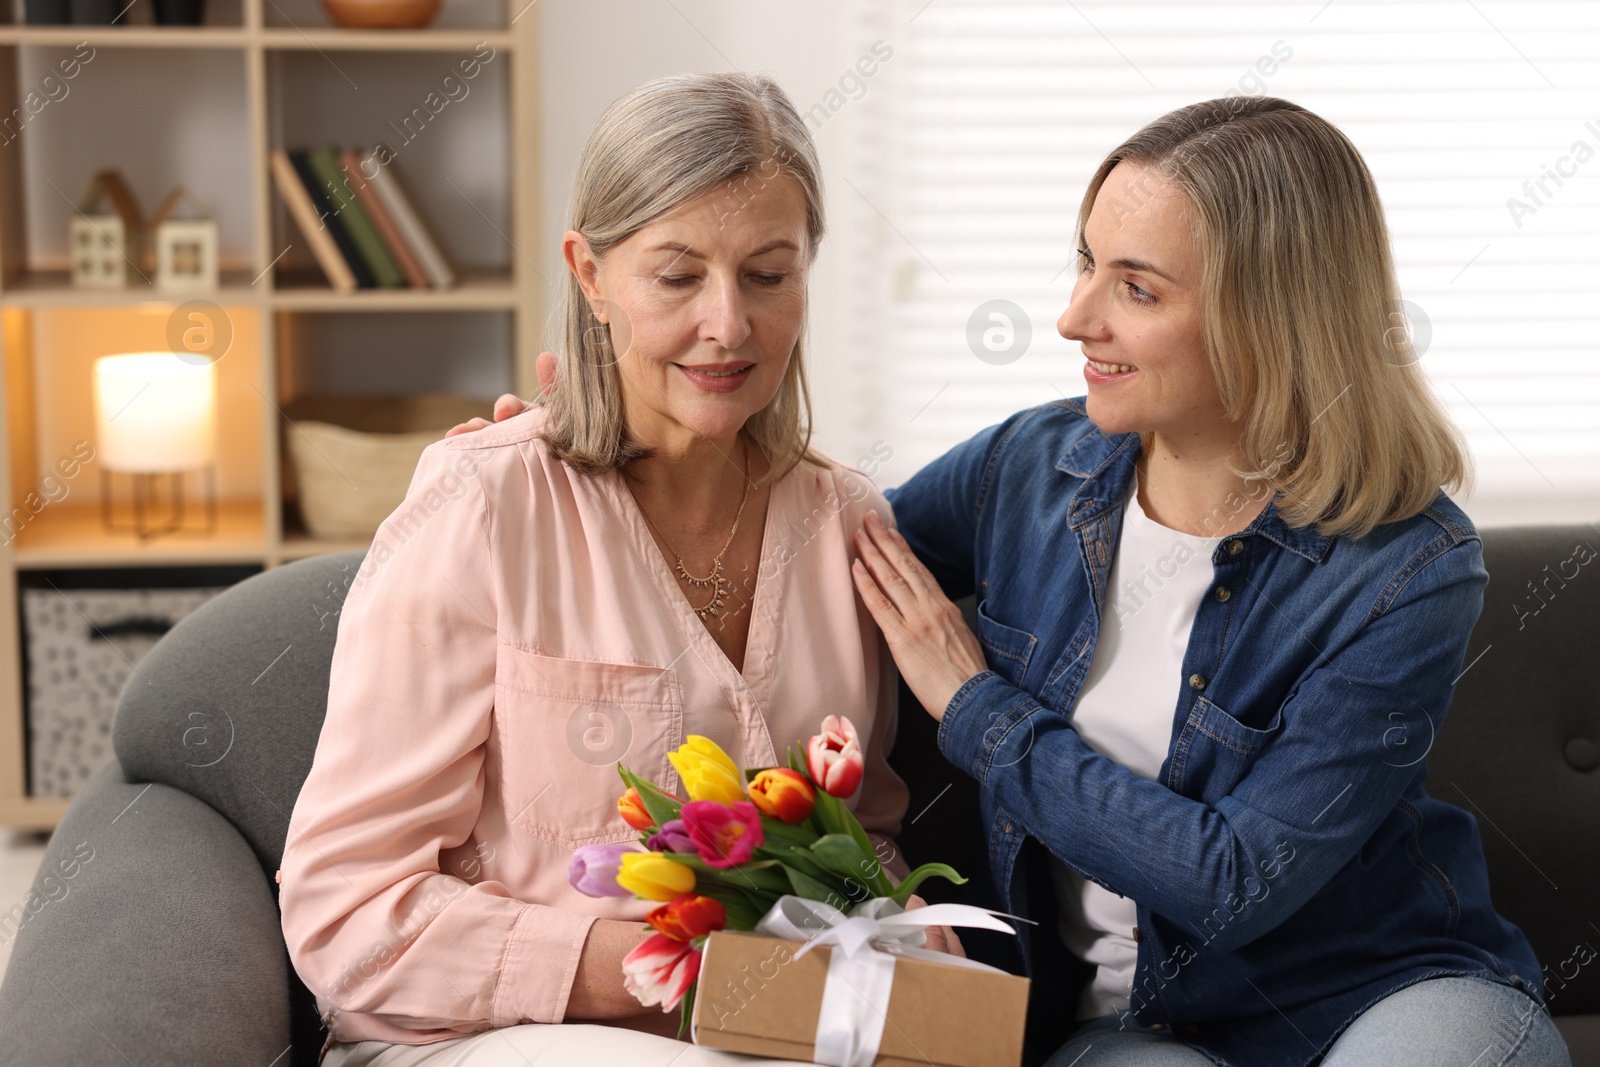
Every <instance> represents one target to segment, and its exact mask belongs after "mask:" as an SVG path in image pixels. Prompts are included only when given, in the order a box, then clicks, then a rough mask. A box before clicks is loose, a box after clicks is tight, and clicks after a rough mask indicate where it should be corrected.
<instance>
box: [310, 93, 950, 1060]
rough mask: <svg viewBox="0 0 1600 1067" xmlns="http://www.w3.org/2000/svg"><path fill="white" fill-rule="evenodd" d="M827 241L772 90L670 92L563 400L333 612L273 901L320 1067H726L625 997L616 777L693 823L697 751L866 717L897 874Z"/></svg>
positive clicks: (446, 483)
mask: <svg viewBox="0 0 1600 1067" xmlns="http://www.w3.org/2000/svg"><path fill="white" fill-rule="evenodd" d="M822 234H823V212H822V186H821V179H820V172H819V168H818V165H817V160H816V156H815V152H814V150H813V147H812V145H811V142H810V139H809V136H808V135H807V133H806V130H805V127H804V124H803V123H802V121H801V119H800V117H799V115H798V114H796V112H795V110H794V108H793V106H792V105H791V103H790V102H789V100H788V99H786V98H785V96H784V95H783V93H782V92H781V91H780V90H779V89H778V88H777V86H776V85H775V84H774V83H773V82H771V81H770V80H769V79H766V78H760V77H750V76H745V75H739V74H695V75H681V76H676V77H670V78H665V79H661V80H659V81H655V82H651V83H650V84H647V85H644V86H641V87H640V88H638V89H637V90H635V91H633V92H631V93H629V94H627V95H626V96H624V97H623V98H622V99H620V100H619V101H617V102H616V103H615V104H614V105H613V106H612V107H611V108H610V110H608V111H607V112H606V114H605V115H604V116H603V117H602V118H601V119H600V121H599V124H598V125H597V126H596V128H595V130H594V131H593V134H592V136H591V138H590V140H589V142H588V145H587V147H586V148H585V150H584V153H583V158H582V162H581V165H580V168H579V171H578V175H577V179H576V182H575V185H574V190H573V196H572V212H571V229H570V230H569V231H568V232H567V233H566V235H565V238H564V240H563V245H562V252H563V254H564V256H565V259H566V262H567V265H568V267H569V268H570V277H569V279H568V284H567V287H566V291H565V300H564V307H563V309H562V312H561V320H560V321H561V340H562V343H561V345H560V346H559V347H560V352H561V356H560V359H561V365H560V367H559V380H560V382H561V386H560V388H559V389H555V390H553V391H552V392H550V393H549V394H548V395H547V396H546V397H545V398H544V400H543V401H542V402H541V403H539V404H537V405H535V406H533V407H532V408H530V409H529V410H527V411H526V412H524V413H522V414H521V415H518V416H517V417H515V418H511V419H508V420H506V421H504V422H501V423H499V424H497V425H495V426H492V427H489V428H485V429H481V430H479V431H478V432H472V433H463V434H457V435H452V436H449V437H447V438H446V439H444V440H442V441H439V442H436V443H435V444H433V445H430V446H429V447H428V448H427V449H426V450H425V451H424V452H423V455H422V458H421V460H420V462H419V463H418V466H417V470H416V473H415V475H414V477H413V480H412V482H411V486H410V489H409V491H408V493H407V496H406V500H405V502H404V503H403V504H402V505H401V506H400V507H399V508H398V509H397V510H396V511H395V512H394V513H393V514H392V515H391V516H390V517H389V518H388V519H387V520H386V521H385V522H384V524H383V525H382V526H381V527H380V529H379V530H378V533H377V535H376V537H375V539H374V543H373V547H372V550H371V551H370V552H369V553H368V558H367V561H366V563H365V564H364V565H363V567H362V569H361V573H360V575H359V576H358V578H357V580H356V581H355V583H354V584H353V586H352V589H351V590H350V593H349V595H348V598H347V600H346V601H345V605H344V609H343V611H342V613H341V618H340V621H339V632H338V638H337V642H336V645H335V650H334V656H333V664H332V675H331V681H330V686H329V700H328V712H327V720H326V723H325V725H324V727H323V731H322V735H321V738H320V741H319V744H318V748H317V752H316V757H315V761H314V763H313V766H312V769H311V772H310V775H309V777H308V778H307V780H306V783H305V786H304V789H303V791H302V792H301V794H300V796H299V798H298V801H297V803H296V805H295V809H294V813H293V817H292V821H291V826H290V832H289V836H288V843H287V845H286V847H285V850H284V858H283V869H282V871H281V872H280V880H281V883H282V894H281V904H282V908H283V929H284V934H285V938H286V940H287V943H288V947H289V953H290V958H291V960H292V962H293V964H294V967H295V969H296V970H297V971H298V972H299V974H300V976H301V977H302V978H303V979H304V980H305V982H306V985H307V986H308V987H309V988H310V989H311V990H312V991H313V992H314V993H315V994H316V996H317V1003H318V1008H319V1011H320V1012H321V1013H322V1015H323V1018H324V1021H325V1022H326V1024H327V1027H328V1041H327V1045H326V1047H325V1049H324V1062H325V1063H326V1064H327V1065H328V1067H357V1065H365V1064H378V1065H384V1067H401V1065H413V1064H422V1063H428V1064H445V1063H449V1064H497V1063H518V1064H520V1063H524V1062H534V1061H540V1062H552V1061H553V1059H559V1060H560V1062H580V1061H581V1062H583V1063H585V1064H588V1065H590V1067H602V1065H606V1064H621V1063H627V1064H629V1065H630V1067H638V1065H642V1064H663V1065H664V1064H666V1063H668V1062H671V1063H674V1064H679V1065H684V1064H692V1063H710V1062H718V1061H721V1060H722V1059H723V1058H724V1057H723V1056H722V1055H721V1054H719V1053H716V1052H714V1051H711V1050H704V1049H699V1048H694V1047H691V1046H687V1045H685V1044H684V1043H683V1042H681V1041H678V1040H676V1039H675V1038H674V1037H672V1036H670V1035H672V1034H674V1033H675V1032H676V1028H677V1023H678V1020H677V1015H676V1013H675V1012H674V1013H672V1014H670V1015H666V1014H663V1012H662V1011H661V1010H660V1009H658V1008H644V1007H642V1006H641V1004H640V1003H639V1001H637V1000H636V999H635V998H634V997H633V995H631V994H630V993H629V992H628V991H627V990H626V989H625V988H624V983H623V970H622V961H623V958H624V956H625V955H627V953H628V952H629V951H630V950H631V949H633V948H634V947H636V946H637V945H639V944H640V942H641V941H642V940H643V938H644V936H645V934H646V933H648V932H649V928H648V927H646V926H644V925H643V919H644V917H645V914H646V912H647V911H648V910H649V909H650V908H651V907H652V906H653V905H652V904H651V903H650V902H648V901H641V900H635V899H631V898H627V899H624V898H618V897H606V898H601V899H596V898H593V897H590V896H586V895H584V894H582V893H580V892H578V890H577V889H576V888H575V887H574V886H573V885H572V884H569V881H568V866H569V861H570V859H571V857H572V854H573V851H574V850H575V849H577V848H579V847H581V846H584V845H591V844H596V843H605V842H622V841H626V840H628V839H629V838H631V837H633V836H635V835H636V831H634V830H631V829H630V828H629V827H628V826H627V825H625V824H624V822H623V820H622V818H621V817H620V815H619V813H618V807H617V797H618V794H619V792H620V785H619V781H618V778H617V773H616V769H615V767H616V764H617V763H618V761H619V760H621V761H623V762H625V764H626V765H627V766H628V767H629V768H630V769H631V770H632V771H634V772H635V773H637V774H639V775H641V776H642V777H645V778H647V779H649V780H652V781H655V782H657V783H659V784H661V785H662V786H663V788H665V789H667V790H668V791H669V792H677V791H679V782H678V778H677V776H676V774H675V772H674V769H673V767H672V766H671V765H670V764H669V761H668V758H667V757H668V753H669V752H672V751H674V750H675V749H677V748H678V747H679V746H680V745H682V744H683V743H684V740H685V738H686V737H688V736H690V735H701V736H704V737H708V738H710V739H711V740H713V741H715V742H716V743H717V744H719V745H720V746H721V747H722V748H723V749H724V750H725V751H727V752H728V753H730V754H731V755H732V756H733V758H734V759H735V760H736V761H738V762H739V763H740V764H742V765H743V766H746V767H754V766H767V765H773V764H778V763H781V762H782V761H783V754H784V753H785V752H786V751H787V749H788V748H789V746H791V745H803V744H804V742H805V740H806V739H807V738H808V737H809V736H811V735H812V734H815V733H816V732H817V731H818V729H819V726H820V725H821V722H822V720H823V718H824V717H825V716H827V715H831V714H836V715H844V716H848V717H849V718H850V719H851V720H852V721H853V722H854V723H855V724H856V725H857V727H858V729H859V731H860V736H861V743H862V747H863V749H864V753H865V772H864V777H863V781H862V784H861V786H860V788H859V790H858V792H857V793H856V795H855V796H854V797H853V798H851V800H850V801H849V802H848V803H849V805H850V806H851V807H852V808H853V810H854V812H855V814H856V816H857V817H858V818H859V819H860V821H861V823H862V824H863V826H864V827H865V828H866V829H867V831H868V832H869V833H871V834H873V835H874V836H875V838H877V839H878V841H879V843H880V854H881V855H883V856H885V857H892V858H888V859H887V862H886V866H887V868H888V869H889V871H891V872H893V873H896V874H899V875H903V873H904V871H905V866H904V864H903V863H902V862H901V861H900V860H899V859H898V857H895V856H893V852H892V840H891V839H892V837H893V835H894V834H895V833H896V832H897V831H898V829H899V826H900V822H901V819H902V817H903V815H904V813H905V809H906V804H907V790H906V787H905V784H904V783H903V782H902V781H901V780H900V779H899V778H898V777H897V776H896V775H895V774H894V772H893V771H892V770H891V769H890V768H889V765H888V764H887V762H886V761H885V754H886V753H887V752H888V750H889V748H890V746H891V744H892V743H893V737H894V727H895V695H896V690H897V674H896V669H895V665H894V662H893V660H892V659H891V657H890V655H889V653H888V649H887V646H886V644H885V641H884V638H883V636H882V634H881V633H880V631H879V630H878V627H877V626H876V625H875V624H874V622H873V621H872V618H871V616H870V615H869V614H868V612H867V610H866V607H865V606H864V605H863V604H862V602H861V601H860V599H859V598H858V597H857V595H856V590H855V587H854V585H853V584H852V582H851V578H850V564H851V561H852V560H853V559H854V558H855V547H854V545H853V543H852V540H851V535H852V533H853V532H854V531H855V530H856V529H858V528H859V527H860V525H861V523H862V521H863V520H864V518H865V516H866V514H867V513H868V512H875V513H876V514H878V515H879V517H880V518H881V519H882V520H883V521H885V522H890V521H892V516H891V513H890V511H889V508H888V506H887V504H886V503H885V501H884V498H883V496H882V495H881V494H880V493H879V492H878V491H877V489H876V488H875V487H874V486H873V484H872V482H871V480H870V479H869V478H867V477H866V476H865V475H864V474H863V473H862V472H861V471H860V470H858V469H856V468H854V467H851V466H849V465H845V464H840V463H836V462H834V461H832V460H830V459H828V458H827V457H826V456H823V455H820V454H818V453H817V452H815V451H813V450H812V449H811V448H810V447H809V440H810V430H809V400H808V394H807V390H806V375H805V360H804V345H803V336H804V327H805V313H806V283H807V273H808V271H809V269H810V265H811V262H812V259H813V257H814V255H815V253H816V250H817V245H818V242H819V241H820V240H821V238H822ZM914 903H916V902H915V900H914ZM945 936H946V934H945V932H944V931H938V932H937V933H935V934H934V935H933V936H932V938H931V940H932V943H933V947H936V948H945V947H948V948H949V949H950V950H952V951H959V945H958V944H957V943H956V942H955V941H954V939H953V936H951V937H950V940H948V941H946V940H945ZM556 1024H561V1025H556ZM649 1031H654V1032H653V1033H652V1032H649ZM557 1049H559V1050H560V1051H559V1053H557V1054H556V1056H555V1057H551V1056H550V1055H549V1054H550V1053H551V1052H552V1051H553V1050H557ZM541 1057H544V1059H542V1060H541ZM741 1062H749V1061H748V1060H744V1061H741Z"/></svg>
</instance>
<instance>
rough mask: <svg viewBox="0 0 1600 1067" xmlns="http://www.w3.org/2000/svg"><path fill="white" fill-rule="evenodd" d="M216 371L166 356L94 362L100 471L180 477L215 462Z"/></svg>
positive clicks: (144, 354) (108, 358)
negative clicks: (171, 473) (172, 473)
mask: <svg viewBox="0 0 1600 1067" xmlns="http://www.w3.org/2000/svg"><path fill="white" fill-rule="evenodd" d="M216 396H217V375H216V365H215V364H214V363H210V362H203V363H201V362H190V361H189V360H186V359H180V358H179V357H178V356H176V355H174V354H173V353H171V352H135V353H130V354H128V355H122V356H102V357H101V358H99V359H97V360H95V361H94V422H95V433H96V435H97V437H98V444H97V448H96V451H97V452H98V453H99V456H98V458H99V460H100V462H101V464H102V465H103V466H104V467H105V468H106V469H107V470H119V471H134V472H142V473H155V472H160V471H179V470H188V469H191V468H194V467H203V466H205V465H206V464H208V463H211V462H212V461H213V459H214V458H215V455H216V408H217V405H216Z"/></svg>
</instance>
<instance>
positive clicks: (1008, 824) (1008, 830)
mask: <svg viewBox="0 0 1600 1067" xmlns="http://www.w3.org/2000/svg"><path fill="white" fill-rule="evenodd" d="M1010 832H1011V824H1010V823H1006V833H1008V834H1009V833H1010Z"/></svg>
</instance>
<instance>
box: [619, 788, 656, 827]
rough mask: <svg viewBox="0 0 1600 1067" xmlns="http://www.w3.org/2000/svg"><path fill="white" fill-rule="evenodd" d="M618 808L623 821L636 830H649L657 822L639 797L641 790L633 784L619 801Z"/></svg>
mask: <svg viewBox="0 0 1600 1067" xmlns="http://www.w3.org/2000/svg"><path fill="white" fill-rule="evenodd" d="M617 810H618V811H620V812H621V813H622V821H623V822H625V823H627V824H628V825H629V826H631V827H633V828H634V829H635V830H640V831H644V830H648V829H650V828H651V827H652V826H654V825H655V824H656V821H655V820H654V819H652V818H651V817H650V813H649V812H648V811H646V810H645V808H644V801H643V800H641V799H640V798H639V790H637V789H635V788H634V787H633V786H631V785H630V786H629V787H628V791H627V792H626V793H624V794H622V797H621V798H620V799H619V800H618V801H617Z"/></svg>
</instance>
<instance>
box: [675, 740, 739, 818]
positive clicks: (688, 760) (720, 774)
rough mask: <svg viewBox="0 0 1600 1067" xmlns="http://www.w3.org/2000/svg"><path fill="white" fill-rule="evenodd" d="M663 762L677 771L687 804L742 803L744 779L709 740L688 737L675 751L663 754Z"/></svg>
mask: <svg viewBox="0 0 1600 1067" xmlns="http://www.w3.org/2000/svg"><path fill="white" fill-rule="evenodd" d="M667 758H668V759H669V760H671V761H672V765H673V766H674V767H676V768H677V770H678V777H679V778H681V779H683V788H684V791H685V792H687V793H688V794H689V799H690V800H715V801H716V802H717V803H719V804H737V803H738V802H739V801H741V800H743V799H744V775H742V774H740V773H739V767H738V765H737V764H735V763H734V762H733V760H732V759H730V758H729V757H728V754H727V753H726V752H724V751H722V749H721V748H719V747H718V746H717V743H716V742H715V741H713V740H711V739H710V738H709V737H701V736H700V735H699V734H690V735H689V740H688V741H687V742H686V743H685V744H684V745H682V746H681V747H680V748H679V749H678V751H676V752H669V753H667Z"/></svg>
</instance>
